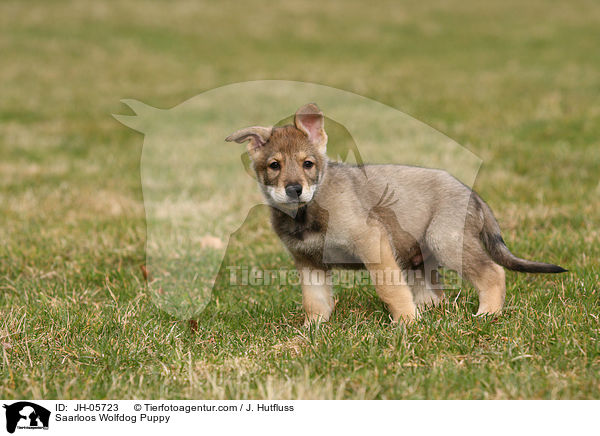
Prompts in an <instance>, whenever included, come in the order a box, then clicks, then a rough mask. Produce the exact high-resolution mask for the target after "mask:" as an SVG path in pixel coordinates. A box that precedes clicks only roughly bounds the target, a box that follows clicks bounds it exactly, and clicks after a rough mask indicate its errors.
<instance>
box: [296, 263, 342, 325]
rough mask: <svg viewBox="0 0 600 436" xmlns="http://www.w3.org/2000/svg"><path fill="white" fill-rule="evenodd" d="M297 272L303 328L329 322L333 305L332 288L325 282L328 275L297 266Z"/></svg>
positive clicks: (320, 271)
mask: <svg viewBox="0 0 600 436" xmlns="http://www.w3.org/2000/svg"><path fill="white" fill-rule="evenodd" d="M298 272H299V273H300V279H301V284H302V305H303V306H304V311H305V312H306V320H305V321H304V326H305V327H306V326H308V325H310V324H311V323H312V322H317V323H318V322H323V321H329V317H330V316H331V313H332V312H333V308H334V305H335V303H334V301H333V289H332V288H333V287H332V285H331V281H329V280H327V278H328V274H329V273H328V272H327V271H324V270H322V269H317V268H313V267H308V266H306V265H298Z"/></svg>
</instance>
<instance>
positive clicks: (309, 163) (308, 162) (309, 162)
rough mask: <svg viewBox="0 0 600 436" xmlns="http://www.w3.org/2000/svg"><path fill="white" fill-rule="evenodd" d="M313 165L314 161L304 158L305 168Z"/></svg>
mask: <svg viewBox="0 0 600 436" xmlns="http://www.w3.org/2000/svg"><path fill="white" fill-rule="evenodd" d="M314 166H315V163H314V162H311V161H309V160H305V161H304V168H306V169H307V170H309V169H311V168H312V167H314Z"/></svg>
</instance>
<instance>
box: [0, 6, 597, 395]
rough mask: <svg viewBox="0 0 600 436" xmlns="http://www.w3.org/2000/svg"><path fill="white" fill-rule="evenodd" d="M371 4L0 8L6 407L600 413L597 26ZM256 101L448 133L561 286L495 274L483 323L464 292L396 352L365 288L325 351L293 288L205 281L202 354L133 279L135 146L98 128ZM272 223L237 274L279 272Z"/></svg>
mask: <svg viewBox="0 0 600 436" xmlns="http://www.w3.org/2000/svg"><path fill="white" fill-rule="evenodd" d="M371 3H372V4H369V6H368V7H367V6H366V4H365V3H364V2H360V1H350V2H341V1H339V2H331V3H329V2H294V3H290V4H289V5H280V6H279V9H278V8H275V7H274V6H272V4H271V3H270V2H266V1H260V2H256V1H252V2H244V3H243V5H239V4H234V3H229V2H219V3H216V2H207V3H205V4H199V3H198V2H194V1H183V2H178V3H177V4H176V5H173V4H171V3H167V2H161V1H153V2H136V1H103V2H94V3H87V2H77V1H71V2H68V1H30V2H27V5H24V4H23V2H20V1H16V0H15V1H13V0H5V1H2V3H0V29H1V30H0V53H1V54H2V56H1V60H0V89H1V94H0V184H1V189H0V198H1V201H0V223H1V225H0V318H1V319H0V344H1V346H2V347H1V350H0V353H1V354H2V356H1V358H0V362H1V363H0V380H1V382H0V398H7V399H8V398H11V399H12V398H46V399H53V398H64V399H69V398H159V397H160V398H197V399H204V398H206V399H209V398H211V399H231V398H253V399H262V398H270V399H275V398H278V399H288V398H290V399H295V398H304V399H306V398H327V399H329V398H336V399H375V398H377V399H391V398H395V399H421V398H428V399H442V398H448V399H482V398H490V399H555V398H562V399H575V398H580V399H583V398H585V399H590V398H595V399H598V398H600V376H599V374H600V342H599V336H600V319H599V316H600V310H599V308H600V305H599V298H600V286H599V282H600V279H599V270H600V261H599V259H600V177H599V174H600V139H599V138H600V56H598V41H600V4H598V3H597V2H593V1H579V0H577V1H572V2H555V1H532V2H526V3H523V2H512V1H508V2H495V3H494V4H491V2H490V4H488V2H477V1H473V0H469V1H466V2H465V1H463V2H459V1H452V2H446V1H434V2H408V3H406V4H404V5H399V4H398V2H393V1H389V2H387V1H386V2H377V4H375V3H373V2H371ZM260 79H287V80H299V81H306V82H315V83H320V84H325V85H329V86H332V87H336V88H341V89H345V90H349V91H352V92H355V93H357V94H361V95H365V96H368V97H370V98H372V99H375V100H378V101H381V102H383V103H386V104H388V105H390V106H393V107H395V108H397V109H399V110H401V111H404V112H406V113H408V114H410V115H411V116H413V117H415V118H417V119H419V120H422V121H423V122H425V123H427V124H429V125H431V126H432V127H434V128H435V129H438V130H439V131H441V132H443V133H445V134H446V135H448V136H449V137H451V138H453V139H454V140H456V141H457V142H458V143H460V144H462V145H464V146H465V147H467V148H468V149H470V150H472V151H473V152H474V153H475V154H477V155H478V156H480V157H481V158H482V159H483V162H484V164H483V167H482V169H481V171H480V172H479V176H478V178H477V181H476V184H475V188H476V190H477V191H478V192H479V193H480V194H481V195H482V197H483V198H484V199H486V200H487V201H488V203H489V204H490V205H491V206H492V208H493V209H494V211H495V213H496V215H497V217H498V219H499V221H500V224H501V226H502V228H503V230H504V236H505V240H506V241H507V243H508V245H509V246H510V247H511V249H512V250H513V251H514V252H515V253H517V254H520V255H522V256H524V257H527V258H536V259H540V260H547V261H552V262H553V263H558V264H560V265H562V266H565V267H567V268H568V269H569V271H570V272H569V273H567V274H563V275H560V276H543V275H540V276H533V275H518V274H515V273H508V274H507V290H508V293H507V304H506V306H507V308H506V311H505V313H504V314H503V315H502V316H500V317H498V318H486V319H480V318H474V317H473V316H472V315H471V314H472V313H474V312H475V310H476V306H477V297H476V295H475V292H474V291H473V290H472V289H471V288H470V287H469V286H468V285H466V284H465V285H464V287H463V289H462V291H461V293H460V295H459V296H458V298H457V299H456V303H452V304H449V305H447V306H444V307H442V308H437V309H431V310H428V311H426V312H425V313H424V315H423V318H422V320H420V321H419V322H417V323H416V324H414V325H412V326H410V327H409V328H408V329H407V330H404V329H402V328H397V327H394V326H392V325H390V322H389V318H388V314H387V312H386V311H385V309H384V307H383V305H382V304H381V303H380V301H379V300H378V299H377V298H376V296H375V293H374V290H373V289H372V288H371V287H363V288H355V289H351V290H346V291H344V292H342V291H341V290H338V291H339V292H336V298H337V300H338V303H337V309H336V311H335V313H334V316H333V319H332V321H331V322H330V323H329V324H327V325H325V326H323V327H322V328H320V329H318V330H304V329H302V327H301V325H302V319H303V313H302V308H301V294H300V290H299V287H294V286H289V287H286V288H284V289H279V288H277V287H272V286H262V287H258V286H257V287H231V286H226V285H225V284H223V283H224V281H220V282H219V283H220V284H219V285H218V286H217V287H216V289H215V291H214V296H213V299H212V301H211V302H210V303H209V305H208V306H207V308H206V310H204V311H203V312H202V313H201V315H200V316H199V318H198V329H197V331H193V330H192V329H190V326H189V325H188V323H187V322H181V321H177V320H175V319H173V318H171V317H170V316H169V315H168V314H166V313H164V312H162V311H160V310H159V309H157V308H156V307H155V305H154V304H153V303H152V300H151V298H150V297H149V295H148V292H147V290H146V287H145V283H144V279H143V277H142V273H141V270H140V265H142V264H144V262H145V252H144V246H145V238H146V233H145V232H146V226H145V219H144V205H143V201H142V191H141V184H140V153H141V148H142V143H143V136H142V135H141V134H139V133H135V132H134V131H132V130H129V129H127V128H126V127H124V126H122V125H120V124H119V123H118V122H117V121H115V120H114V119H113V118H112V117H111V114H112V113H127V111H128V109H126V108H125V107H124V106H123V105H121V104H120V103H119V100H120V99H122V98H136V99H139V100H142V101H144V102H146V103H148V104H151V105H153V106H156V107H160V108H169V107H172V106H174V105H177V104H179V103H181V102H182V101H184V100H186V99H188V98H190V97H193V96H195V95H197V94H198V93H200V92H202V91H205V90H209V89H212V88H215V87H217V86H222V85H225V84H229V83H234V82H241V81H247V80H260ZM274 121H276V120H274ZM238 127H242V126H232V128H233V129H236V128H238ZM266 216H267V215H266V213H265V211H264V210H260V211H258V212H257V215H256V217H255V219H254V220H253V221H252V222H250V223H248V225H249V227H250V228H251V229H252V230H253V233H252V234H251V235H250V234H248V235H239V238H238V239H236V242H235V243H233V244H232V249H231V250H230V252H229V253H228V256H230V259H232V260H233V261H235V262H239V263H241V264H247V265H258V266H262V267H265V268H279V267H283V268H291V267H292V262H291V259H290V257H289V255H288V254H286V253H285V252H284V250H283V248H282V247H281V245H280V243H279V242H278V240H277V239H276V237H275V236H274V235H273V234H272V232H271V231H270V229H269V228H268V224H267V221H266Z"/></svg>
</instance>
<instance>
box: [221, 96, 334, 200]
mask: <svg viewBox="0 0 600 436" xmlns="http://www.w3.org/2000/svg"><path fill="white" fill-rule="evenodd" d="M323 125H324V117H323V113H322V112H321V111H320V110H319V108H318V107H317V105H316V104H312V103H311V104H307V105H305V106H302V107H301V108H300V109H298V111H297V112H296V115H295V117H294V125H287V126H283V127H259V126H255V127H248V128H246V129H242V130H239V131H237V132H235V133H233V134H232V135H229V136H228V137H227V138H226V139H225V140H226V141H235V142H238V143H242V142H245V141H249V143H248V148H247V149H248V155H249V156H250V160H251V161H252V166H253V168H254V171H255V172H256V176H257V178H258V181H259V183H260V185H261V188H262V190H263V193H264V195H265V197H266V199H267V201H268V202H269V203H271V204H272V205H274V206H276V207H279V208H282V209H290V208H291V209H293V208H297V207H299V206H302V205H304V204H306V203H308V202H310V201H311V200H312V199H313V197H314V195H315V192H316V190H317V188H318V186H319V183H320V182H321V180H322V178H323V175H324V171H325V167H326V165H327V157H326V149H327V134H326V133H325V130H324V128H323Z"/></svg>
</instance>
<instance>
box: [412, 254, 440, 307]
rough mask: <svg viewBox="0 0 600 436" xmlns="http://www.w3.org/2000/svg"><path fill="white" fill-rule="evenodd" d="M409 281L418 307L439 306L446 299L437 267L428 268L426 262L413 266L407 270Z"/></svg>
mask: <svg viewBox="0 0 600 436" xmlns="http://www.w3.org/2000/svg"><path fill="white" fill-rule="evenodd" d="M407 281H408V284H409V286H410V290H411V291H412V294H413V299H414V302H415V304H416V305H417V307H418V308H423V307H427V306H437V305H438V304H440V303H441V302H442V301H443V300H444V291H443V290H442V289H441V287H440V282H439V272H438V270H437V269H435V268H434V269H430V268H427V267H426V266H425V265H424V264H421V265H419V266H413V267H412V268H410V269H409V270H408V271H407Z"/></svg>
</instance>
